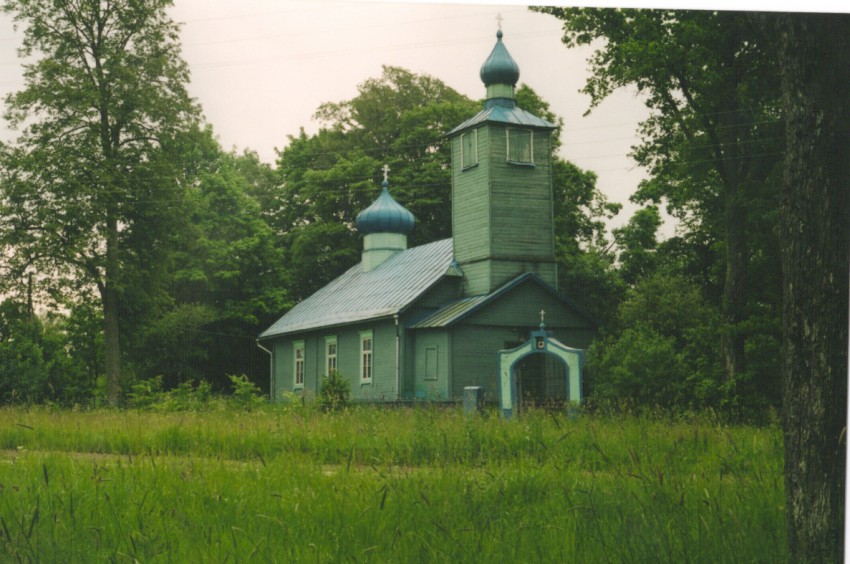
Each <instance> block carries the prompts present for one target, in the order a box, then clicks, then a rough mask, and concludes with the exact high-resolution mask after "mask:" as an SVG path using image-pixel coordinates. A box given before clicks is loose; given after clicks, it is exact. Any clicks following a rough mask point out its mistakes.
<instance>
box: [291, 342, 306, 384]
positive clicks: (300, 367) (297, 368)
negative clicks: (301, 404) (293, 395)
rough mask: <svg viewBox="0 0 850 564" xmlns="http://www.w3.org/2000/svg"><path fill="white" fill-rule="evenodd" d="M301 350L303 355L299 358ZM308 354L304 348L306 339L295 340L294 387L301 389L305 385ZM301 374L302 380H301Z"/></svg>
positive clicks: (293, 357) (293, 349) (293, 360)
mask: <svg viewBox="0 0 850 564" xmlns="http://www.w3.org/2000/svg"><path fill="white" fill-rule="evenodd" d="M299 351H300V352H301V356H300V358H299V356H298V352H299ZM306 358H307V355H306V351H305V350H304V341H295V342H293V343H292V389H293V390H300V389H302V388H303V387H304V374H305V371H304V368H305V366H304V364H305V361H306ZM299 376H300V377H301V378H300V382H299Z"/></svg>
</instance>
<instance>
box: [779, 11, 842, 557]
mask: <svg viewBox="0 0 850 564" xmlns="http://www.w3.org/2000/svg"><path fill="white" fill-rule="evenodd" d="M766 27H767V28H768V29H769V30H770V31H774V32H776V35H777V37H778V40H779V49H778V61H779V68H780V71H781V75H782V102H783V107H784V110H785V119H786V123H787V129H786V131H787V134H786V138H785V144H786V148H785V169H784V182H783V190H782V222H781V234H780V238H781V249H782V250H781V253H782V290H783V308H782V309H783V321H782V326H783V353H784V355H783V356H784V361H783V362H784V365H783V379H784V382H785V386H784V401H783V404H784V406H783V430H784V436H785V490H786V499H787V503H786V508H785V514H786V520H787V534H788V545H789V553H790V560H791V561H793V562H841V561H842V560H843V542H842V541H843V539H844V534H845V529H844V526H843V525H844V503H845V499H844V496H845V474H846V464H845V462H846V455H845V452H846V448H847V447H846V445H847V338H848V327H847V325H848V265H849V264H850V107H848V105H847V96H848V92H850V16H847V15H811V14H810V15H804V14H797V15H784V16H776V17H775V25H772V26H771V25H768V26H766Z"/></svg>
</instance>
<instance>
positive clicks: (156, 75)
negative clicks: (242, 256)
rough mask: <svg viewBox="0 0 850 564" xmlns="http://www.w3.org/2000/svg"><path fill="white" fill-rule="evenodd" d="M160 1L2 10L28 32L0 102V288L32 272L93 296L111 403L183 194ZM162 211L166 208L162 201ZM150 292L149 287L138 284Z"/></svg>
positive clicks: (44, 282)
mask: <svg viewBox="0 0 850 564" xmlns="http://www.w3.org/2000/svg"><path fill="white" fill-rule="evenodd" d="M169 5H170V2H169V1H166V0H143V1H140V0H139V1H137V0H112V1H109V2H102V1H100V0H73V1H69V2H58V3H56V2H42V1H39V0H7V1H6V2H4V4H3V9H4V11H5V12H6V13H10V14H12V15H13V16H14V18H15V21H16V23H17V24H23V25H24V26H25V27H24V40H23V46H22V48H21V56H22V57H25V58H31V59H32V60H33V61H34V62H28V63H26V64H25V65H24V78H25V87H24V89H23V90H21V91H20V92H17V93H14V94H12V95H10V96H9V97H8V98H7V99H6V105H7V114H6V117H7V119H8V120H9V121H10V122H11V123H12V125H18V126H22V127H23V131H22V134H21V136H20V138H19V139H18V142H17V143H16V145H15V146H13V147H11V148H9V149H8V150H6V151H5V152H4V153H3V176H4V179H3V180H4V182H3V183H2V186H3V193H2V196H0V205H1V206H2V215H3V216H4V218H5V221H4V224H3V227H2V229H3V231H2V233H0V242H2V245H3V247H2V249H3V252H2V253H0V256H2V257H3V260H4V262H5V265H4V280H6V281H7V282H11V283H12V285H14V283H15V281H18V280H21V279H22V277H23V276H27V275H29V274H30V273H32V272H37V273H38V277H37V278H36V280H37V282H38V283H39V285H40V286H41V287H42V288H44V290H45V292H46V293H48V294H54V293H62V294H66V295H67V294H71V295H79V294H81V293H84V292H85V291H86V289H88V288H91V287H95V288H96V289H97V292H98V293H99V297H100V301H101V304H102V307H103V310H104V326H105V336H106V338H105V344H106V374H107V379H108V391H109V398H110V401H111V402H113V403H115V402H117V401H118V398H119V394H120V392H121V386H122V381H121V364H122V353H121V344H120V338H119V335H120V327H119V323H120V321H119V320H120V319H121V317H122V311H121V310H122V309H123V308H124V307H125V306H127V305H129V304H131V303H132V301H131V300H128V299H127V294H128V292H136V293H137V294H139V295H141V294H144V293H147V294H151V293H156V292H157V291H158V288H157V285H156V284H154V283H153V282H154V281H156V280H157V278H158V277H157V276H156V274H157V271H158V268H157V267H158V264H159V263H160V262H161V261H162V260H164V254H165V253H166V250H167V238H168V228H169V225H170V222H169V219H171V220H172V221H175V222H176V221H177V220H178V219H179V213H176V212H177V210H178V209H179V207H178V206H175V205H173V204H174V202H175V201H179V200H180V198H181V192H180V190H181V186H180V185H179V183H178V182H177V178H176V175H175V170H174V165H175V159H174V155H170V154H168V153H167V152H166V151H165V150H164V147H165V146H167V145H168V143H169V140H171V139H173V138H175V137H176V136H179V135H180V134H181V132H183V131H185V130H186V128H187V126H188V125H189V124H192V123H193V122H194V121H195V119H196V115H197V108H196V106H195V105H194V103H193V102H192V101H191V99H190V98H189V96H188V94H187V92H186V89H185V85H186V83H187V82H188V78H189V74H188V69H187V67H186V65H185V63H184V62H183V61H182V59H181V58H180V48H179V43H178V37H177V31H178V30H177V26H176V25H175V24H174V23H173V22H172V21H171V20H170V19H169V17H168V15H167V13H166V8H167V7H168V6H169ZM166 202H167V203H168V205H164V203H166ZM141 280H145V281H146V282H145V284H144V285H139V282H140V281H141Z"/></svg>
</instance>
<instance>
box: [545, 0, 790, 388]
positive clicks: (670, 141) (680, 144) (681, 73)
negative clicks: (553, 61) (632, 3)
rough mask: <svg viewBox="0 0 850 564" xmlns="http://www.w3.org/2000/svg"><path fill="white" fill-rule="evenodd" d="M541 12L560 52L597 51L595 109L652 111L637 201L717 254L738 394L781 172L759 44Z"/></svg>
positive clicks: (614, 14)
mask: <svg viewBox="0 0 850 564" xmlns="http://www.w3.org/2000/svg"><path fill="white" fill-rule="evenodd" d="M541 11H544V12H546V13H550V14H552V15H554V16H555V17H557V18H559V19H561V20H562V21H563V22H564V43H565V44H566V45H567V46H568V47H573V46H578V45H591V44H593V45H594V46H596V50H595V52H594V54H593V56H592V57H591V58H590V60H589V63H590V71H591V76H590V78H589V80H588V82H587V84H586V86H585V88H584V92H585V93H587V94H588V95H589V96H590V97H591V107H595V106H596V105H598V104H599V103H600V102H601V101H602V100H603V99H605V98H606V97H607V96H608V95H609V94H610V93H611V92H613V91H614V90H615V89H616V88H619V87H622V86H626V85H630V86H635V87H637V89H638V90H639V91H640V92H641V93H642V94H643V96H644V100H645V102H646V105H647V106H648V107H649V108H650V109H651V110H652V115H651V116H650V117H649V118H648V119H647V120H646V121H644V122H643V123H642V124H641V135H642V144H641V145H640V146H638V147H636V149H635V152H634V157H635V158H636V160H637V161H638V162H639V163H640V164H642V165H644V166H645V167H646V168H647V169H648V171H649V172H650V179H649V180H648V181H646V182H644V183H643V184H642V186H641V187H640V190H639V191H638V193H637V194H636V196H635V199H636V200H638V201H653V202H655V203H657V204H660V203H662V202H663V203H665V204H666V205H667V207H668V210H669V211H671V212H672V213H673V214H674V215H675V216H677V217H678V219H679V220H680V221H681V222H682V225H684V226H686V227H687V228H689V229H691V230H700V231H702V232H703V235H702V236H701V237H700V238H702V239H708V242H709V244H712V243H713V244H714V245H715V246H716V247H717V248H718V250H719V256H720V259H721V260H722V263H721V269H720V271H721V272H722V281H721V283H720V286H721V287H722V296H721V299H720V301H721V305H722V310H723V313H724V319H725V322H726V329H725V330H724V332H723V335H722V336H723V357H724V369H725V374H726V381H727V383H728V384H729V386H730V387H734V385H735V382H736V380H737V379H738V378H739V377H740V376H741V375H742V374H744V373H745V372H746V371H747V370H748V367H747V362H746V358H747V355H746V341H747V336H748V326H749V324H748V320H749V317H750V315H751V311H752V310H753V309H754V306H753V304H752V302H753V301H754V298H752V297H751V296H750V293H751V291H752V288H753V286H752V285H750V284H749V280H750V276H751V266H752V261H753V257H754V256H760V255H763V254H764V253H765V252H766V251H771V250H773V249H775V245H772V244H771V243H770V242H765V236H764V235H761V233H764V232H766V233H768V234H771V233H772V232H773V226H774V225H775V223H771V221H772V222H775V220H776V215H775V214H773V213H771V212H772V211H773V210H775V209H776V205H777V202H776V199H775V196H774V194H775V191H770V190H765V186H766V185H768V182H767V181H768V179H769V178H770V176H771V174H772V173H773V172H774V170H776V169H777V168H778V163H779V161H780V155H781V139H782V134H781V120H780V119H779V115H778V112H777V109H776V107H777V92H778V89H777V74H776V72H775V71H774V70H773V69H771V65H772V64H773V60H772V59H771V58H770V56H769V54H768V53H767V50H768V47H766V44H768V45H769V42H768V41H767V38H765V37H764V36H763V35H762V34H761V33H760V30H759V28H758V26H755V25H753V22H752V21H751V19H750V18H748V17H746V16H745V15H743V14H740V13H733V12H712V11H679V10H610V9H604V10H602V9H577V8H543V9H541ZM754 210H755V211H756V212H757V213H755V214H754V213H753V211H754ZM759 274H762V275H765V276H770V274H771V271H769V270H768V271H765V272H760V273H759ZM771 286H775V284H769V286H768V287H771Z"/></svg>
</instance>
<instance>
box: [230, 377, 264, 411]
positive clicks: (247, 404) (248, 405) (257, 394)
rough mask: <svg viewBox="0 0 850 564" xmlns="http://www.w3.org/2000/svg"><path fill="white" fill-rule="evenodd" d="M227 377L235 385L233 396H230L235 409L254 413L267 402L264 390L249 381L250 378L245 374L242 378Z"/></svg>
mask: <svg viewBox="0 0 850 564" xmlns="http://www.w3.org/2000/svg"><path fill="white" fill-rule="evenodd" d="M227 377H228V378H229V379H230V382H231V383H232V384H233V394H232V395H231V396H230V402H231V403H232V404H233V406H234V407H236V408H239V409H244V410H245V411H253V410H254V409H256V408H257V407H259V406H261V405H263V404H264V403H265V402H266V398H265V396H264V395H263V392H262V390H260V388H258V387H257V385H256V384H254V383H253V382H251V381H250V380H248V377H247V376H245V375H244V374H242V375H240V376H232V375H230V374H228V375H227Z"/></svg>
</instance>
